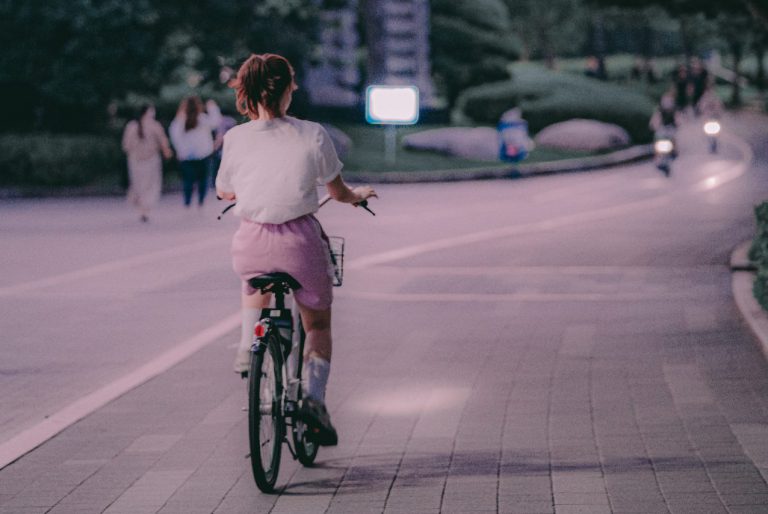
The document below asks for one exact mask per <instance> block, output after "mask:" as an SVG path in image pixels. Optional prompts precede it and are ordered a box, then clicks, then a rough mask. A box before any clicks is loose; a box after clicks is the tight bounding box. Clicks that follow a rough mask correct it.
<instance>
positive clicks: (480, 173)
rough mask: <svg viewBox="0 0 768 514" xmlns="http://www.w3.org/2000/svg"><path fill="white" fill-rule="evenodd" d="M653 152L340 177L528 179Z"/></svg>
mask: <svg viewBox="0 0 768 514" xmlns="http://www.w3.org/2000/svg"><path fill="white" fill-rule="evenodd" d="M651 155H653V146H652V145H637V146H632V147H629V148H625V149H623V150H618V151H616V152H611V153H609V154H604V155H596V156H594V157H583V158H578V159H563V160H559V161H549V162H539V163H532V164H522V165H519V166H514V165H511V164H505V165H500V166H488V167H482V168H463V169H452V170H429V171H385V172H378V173H374V172H366V171H345V172H344V179H345V180H347V181H348V182H368V183H372V184H408V183H418V182H456V181H460V180H491V179H516V178H528V177H535V176H541V175H552V174H555V173H566V172H577V171H588V170H593V169H597V168H610V167H612V166H617V165H619V164H625V163H628V162H633V161H638V160H641V159H645V158H647V157H650V156H651Z"/></svg>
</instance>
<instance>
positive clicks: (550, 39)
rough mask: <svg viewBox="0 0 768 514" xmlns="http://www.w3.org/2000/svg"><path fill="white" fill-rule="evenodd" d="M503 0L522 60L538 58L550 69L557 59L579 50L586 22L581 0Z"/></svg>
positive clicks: (583, 38)
mask: <svg viewBox="0 0 768 514" xmlns="http://www.w3.org/2000/svg"><path fill="white" fill-rule="evenodd" d="M504 1H505V3H506V5H507V7H508V9H509V13H510V16H511V18H512V27H513V28H514V30H515V32H516V33H517V34H518V35H519V36H520V39H521V40H522V44H523V58H542V59H544V61H545V63H546V66H547V67H548V68H550V69H552V68H554V64H555V58H556V57H557V56H560V55H563V54H568V53H572V52H576V51H578V50H579V49H581V47H582V45H583V43H584V40H585V38H586V33H587V23H588V19H587V16H586V15H585V13H584V9H583V5H582V2H581V0H551V1H548V2H541V1H539V0H504Z"/></svg>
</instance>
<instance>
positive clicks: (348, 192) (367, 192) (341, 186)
mask: <svg viewBox="0 0 768 514" xmlns="http://www.w3.org/2000/svg"><path fill="white" fill-rule="evenodd" d="M325 187H326V188H327V189H328V194H329V195H331V198H333V199H334V200H336V201H337V202H341V203H360V202H362V201H363V200H365V199H367V198H370V197H374V198H378V195H377V194H376V191H374V190H373V188H372V187H370V186H359V187H355V188H353V189H350V188H349V186H347V185H346V184H345V183H344V180H343V179H342V178H341V175H337V176H336V178H334V179H333V180H331V181H330V182H328V183H327V184H326V185H325Z"/></svg>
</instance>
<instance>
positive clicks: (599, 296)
mask: <svg viewBox="0 0 768 514" xmlns="http://www.w3.org/2000/svg"><path fill="white" fill-rule="evenodd" d="M335 296H336V297H337V298H353V299H357V300H373V301H384V302H427V303H433V302H473V303H495V302H607V301H611V302H636V301H642V300H670V299H683V298H696V297H697V296H698V294H697V292H696V291H675V292H664V291H650V292H636V293H535V292H525V293H380V292H371V291H339V292H337V293H335Z"/></svg>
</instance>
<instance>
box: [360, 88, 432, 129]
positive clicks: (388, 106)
mask: <svg viewBox="0 0 768 514" xmlns="http://www.w3.org/2000/svg"><path fill="white" fill-rule="evenodd" d="M365 118H366V120H367V121H368V123H374V124H379V125H413V124H415V123H416V122H417V121H418V120H419V88H417V87H416V86H369V87H368V89H367V90H366V95H365Z"/></svg>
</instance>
